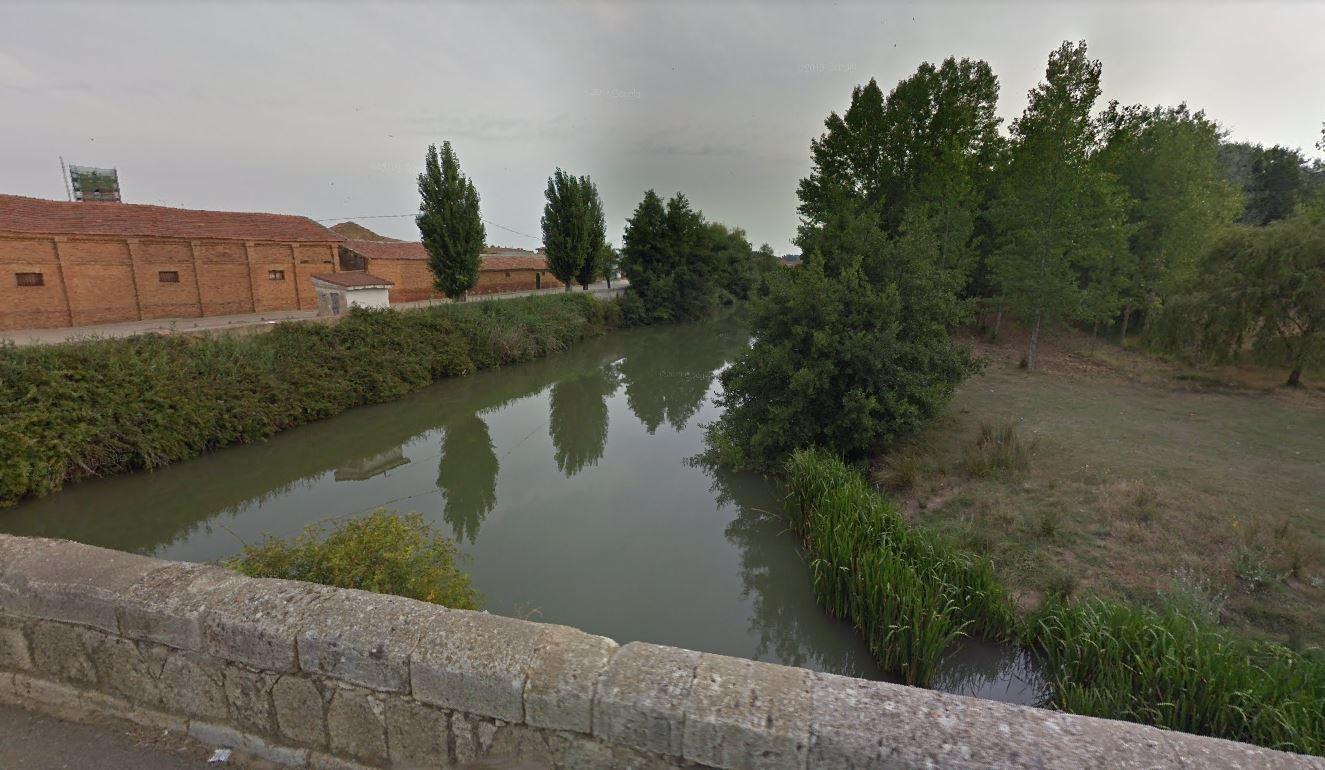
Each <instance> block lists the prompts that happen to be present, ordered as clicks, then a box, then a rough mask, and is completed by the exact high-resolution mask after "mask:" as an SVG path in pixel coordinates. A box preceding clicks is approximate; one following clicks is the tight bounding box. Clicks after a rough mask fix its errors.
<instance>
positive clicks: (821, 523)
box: [787, 450, 1016, 685]
mask: <svg viewBox="0 0 1325 770" xmlns="http://www.w3.org/2000/svg"><path fill="white" fill-rule="evenodd" d="M787 471H788V477H789V484H790V488H791V499H790V505H789V506H788V514H789V516H790V518H791V524H792V528H793V529H794V530H795V531H796V532H797V533H799V534H800V536H801V537H802V538H803V540H804V543H805V547H806V551H807V554H808V558H809V563H810V572H811V576H812V581H813V584H814V591H815V594H816V596H817V598H818V601H819V602H820V604H822V605H823V606H824V607H825V608H826V609H828V611H829V612H831V613H832V614H833V615H835V616H837V617H840V618H843V619H846V620H849V621H850V622H851V623H853V624H854V625H855V626H856V627H857V628H859V629H860V631H861V632H862V634H863V635H864V637H865V641H866V643H867V644H868V646H869V648H870V651H871V652H872V653H873V655H874V656H875V657H876V658H877V659H878V660H879V662H880V664H881V665H883V667H884V668H885V669H887V670H889V671H891V672H893V673H895V674H897V675H899V676H901V677H903V678H904V679H905V681H906V682H907V683H908V684H918V685H927V684H928V683H929V682H930V681H932V679H933V677H934V674H935V672H936V670H937V668H938V665H939V664H940V662H941V661H942V658H943V655H944V653H945V652H946V651H947V650H948V649H949V648H950V647H951V645H952V642H953V641H955V640H956V639H957V638H958V637H960V636H961V635H963V634H965V633H968V632H978V633H981V634H983V635H989V636H996V637H1005V636H1008V635H1010V634H1011V632H1012V629H1013V628H1014V626H1015V622H1016V621H1015V615H1014V612H1013V608H1012V603H1011V601H1010V600H1009V598H1008V595H1007V593H1006V591H1005V590H1004V589H1003V587H1002V586H1001V584H1000V583H999V582H998V580H997V579H996V578H995V576H994V572H993V568H992V566H991V565H990V564H989V562H988V560H986V559H983V558H980V557H976V556H972V555H970V554H966V553H964V552H962V551H959V550H958V549H956V548H953V547H952V546H950V545H948V544H947V543H946V542H945V541H943V540H941V539H939V538H938V537H937V536H936V535H933V534H931V533H926V532H922V531H920V530H915V529H912V528H911V527H910V526H908V525H907V524H906V522H905V521H904V520H903V519H902V517H901V514H900V513H898V511H897V509H896V508H895V507H894V506H893V505H892V504H891V503H890V502H888V500H886V499H885V498H884V497H883V496H882V495H880V494H879V493H878V492H876V491H875V490H873V489H872V488H871V487H870V486H869V484H868V483H867V482H866V481H865V479H864V477H862V476H861V475H860V474H859V473H857V472H856V471H854V470H852V469H851V468H849V467H848V466H847V465H846V464H845V463H843V462H842V461H841V460H840V459H838V458H835V457H832V456H830V455H828V454H825V453H823V452H821V451H818V450H798V451H796V452H793V453H792V455H791V457H790V459H789V460H788V463H787Z"/></svg>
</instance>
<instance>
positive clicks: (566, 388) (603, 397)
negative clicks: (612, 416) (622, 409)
mask: <svg viewBox="0 0 1325 770" xmlns="http://www.w3.org/2000/svg"><path fill="white" fill-rule="evenodd" d="M617 385H618V379H617V373H616V370H615V368H613V367H611V366H600V367H598V368H596V369H594V370H592V371H590V372H589V373H588V374H584V375H580V376H576V377H571V378H569V379H565V380H562V381H561V382H558V383H557V384H555V385H553V386H552V393H551V396H550V397H549V399H548V400H549V403H550V415H549V418H548V434H549V435H550V436H551V438H552V447H553V450H554V456H555V458H556V461H557V467H558V468H560V469H561V472H562V473H564V474H565V475H566V476H568V477H569V476H574V475H575V474H576V473H579V472H580V471H581V470H582V469H583V468H584V467H585V466H586V465H597V464H598V461H599V460H600V459H602V457H603V450H604V448H605V447H606V445H607V397H608V396H610V395H612V394H613V393H615V392H616V389H617Z"/></svg>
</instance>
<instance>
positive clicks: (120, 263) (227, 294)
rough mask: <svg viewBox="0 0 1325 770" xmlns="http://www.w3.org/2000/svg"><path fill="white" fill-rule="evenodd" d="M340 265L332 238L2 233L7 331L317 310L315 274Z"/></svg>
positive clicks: (0, 314)
mask: <svg viewBox="0 0 1325 770" xmlns="http://www.w3.org/2000/svg"><path fill="white" fill-rule="evenodd" d="M250 262H251V264H250ZM335 270H336V265H335V245H334V244H329V243H327V244H320V243H313V244H284V243H249V244H245V243H243V242H239V241H188V240H184V239H136V238H63V237H49V236H46V237H43V236H11V237H5V236H0V329H38V328H48V327H56V326H86V325H92V324H103V323H114V322H118V321H136V320H139V319H151V318H190V317H197V316H215V315H232V314H236V313H253V312H266V311H275V310H293V309H296V308H299V309H305V310H312V309H315V308H316V307H317V297H316V295H315V294H314V292H313V284H312V280H311V277H310V276H312V274H313V273H326V272H334V271H335ZM273 271H278V272H276V273H273ZM34 272H35V273H41V276H42V285H41V286H19V285H18V279H17V274H18V273H34ZM273 274H274V275H280V276H283V277H282V278H281V279H274V278H272V277H271V276H272V275H273Z"/></svg>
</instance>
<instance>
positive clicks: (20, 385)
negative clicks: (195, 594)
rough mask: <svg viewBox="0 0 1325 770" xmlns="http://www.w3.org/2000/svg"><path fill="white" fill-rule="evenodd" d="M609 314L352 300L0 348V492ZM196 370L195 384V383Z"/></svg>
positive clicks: (294, 412)
mask: <svg viewBox="0 0 1325 770" xmlns="http://www.w3.org/2000/svg"><path fill="white" fill-rule="evenodd" d="M619 322H620V309H619V308H618V306H617V305H616V304H614V303H606V302H599V301H597V300H595V299H594V298H593V297H591V296H589V295H585V294H576V295H573V296H571V297H531V298H525V299H518V300H502V301H497V302H480V303H470V304H463V305H439V306H435V307H431V308H427V309H422V310H410V311H404V312H400V311H392V310H377V311H366V310H355V311H354V312H352V313H351V314H349V315H348V316H346V317H344V318H343V319H342V320H341V321H340V322H339V323H336V324H333V325H323V324H314V323H288V324H278V325H277V326H276V327H274V328H273V329H272V330H271V331H270V332H267V333H265V334H257V335H253V336H247V337H242V336H237V335H227V334H219V335H215V336H196V337H192V336H190V337H185V336H180V337H157V336H142V337H130V338H125V339H114V340H98V341H90V342H78V343H70V344H64V345H49V346H34V347H24V348H18V347H12V346H10V347H4V348H0V413H3V414H4V415H5V419H4V420H0V505H11V504H13V503H14V502H16V501H17V500H18V499H19V498H21V497H24V496H28V495H45V494H49V493H51V492H54V491H57V490H58V489H59V488H60V487H61V486H62V485H63V484H64V482H65V481H67V480H69V479H73V478H78V477H82V476H104V475H110V474H115V473H123V472H126V471H134V470H141V469H145V468H157V467H161V466H163V465H167V464H169V463H172V462H175V461H177V460H182V459H185V458H189V457H194V456H196V455H198V454H201V453H203V452H207V451H211V450H213V449H216V448H219V447H222V446H226V445H229V444H236V443H247V442H252V441H261V440H263V439H265V438H268V437H270V436H271V435H273V434H274V433H276V432H278V431H281V430H285V429H286V428H291V427H294V426H296V425H302V424H304V423H308V422H312V421H314V420H319V419H322V418H324V417H330V416H332V415H335V414H339V413H341V412H343V411H345V410H346V409H349V408H351V407H355V406H360V405H363V404H372V403H378V402H382V401H388V400H391V399H394V398H398V397H400V396H401V395H404V394H405V393H408V392H410V391H412V390H416V389H418V388H421V387H423V386H424V385H427V384H429V383H430V382H432V381H434V380H437V379H440V378H442V377H449V376H455V375H462V374H469V373H472V372H473V371H474V370H476V369H480V368H486V367H491V366H500V365H502V364H509V363H515V362H518V361H526V360H529V359H532V358H537V357H540V356H543V355H546V354H548V353H551V352H555V351H559V350H562V349H564V348H565V347H566V346H567V345H570V344H571V343H573V342H575V341H577V340H580V339H584V338H586V337H589V336H593V335H596V334H600V333H602V332H603V331H605V330H607V329H610V328H612V327H614V326H615V325H617V324H618V323H619ZM203 383H205V387H203V386H202V385H201V384H203Z"/></svg>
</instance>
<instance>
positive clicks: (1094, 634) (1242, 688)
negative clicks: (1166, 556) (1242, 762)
mask: <svg viewBox="0 0 1325 770" xmlns="http://www.w3.org/2000/svg"><path fill="white" fill-rule="evenodd" d="M1033 636H1034V641H1035V643H1036V645H1037V646H1038V647H1039V648H1040V649H1041V651H1042V652H1043V655H1042V659H1043V661H1044V664H1045V672H1046V674H1047V675H1048V678H1049V681H1050V684H1051V688H1052V693H1053V695H1052V705H1054V706H1055V707H1057V708H1060V709H1062V710H1064V711H1068V712H1071V713H1074V714H1085V715H1089V716H1099V717H1105V718H1108V719H1125V720H1128V721H1131V722H1140V723H1142V724H1150V725H1157V726H1159V727H1165V728H1169V729H1173V730H1182V731H1184V732H1189V733H1196V734H1198V735H1210V736H1214V737H1217V738H1227V739H1230V740H1235V741H1244V742H1247V743H1255V744H1258V745H1261V746H1269V747H1271V748H1276V749H1283V750H1285V751H1296V752H1301V753H1306V754H1322V753H1325V663H1322V662H1321V661H1320V660H1318V659H1315V660H1313V659H1311V658H1307V657H1304V656H1302V655H1300V654H1297V653H1294V652H1292V651H1290V650H1288V649H1286V648H1284V647H1281V646H1278V645H1274V644H1267V643H1256V642H1247V641H1244V640H1241V639H1237V638H1234V637H1232V636H1230V635H1229V634H1227V633H1225V632H1222V631H1219V630H1217V629H1215V628H1214V627H1213V626H1211V625H1209V624H1208V623H1206V622H1204V621H1202V620H1198V619H1194V618H1192V617H1189V616H1186V615H1183V614H1181V613H1179V612H1177V611H1175V610H1173V609H1168V610H1165V611H1163V612H1155V611H1152V610H1148V609H1141V608H1137V607H1129V606H1127V605H1122V604H1117V603H1114V602H1107V601H1103V600H1098V599H1091V600H1086V601H1080V602H1074V603H1069V602H1063V601H1056V600H1051V601H1050V602H1049V603H1048V604H1047V605H1046V607H1045V609H1044V611H1043V612H1042V614H1041V615H1040V617H1039V618H1038V620H1037V622H1036V623H1035V624H1034V634H1033Z"/></svg>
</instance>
